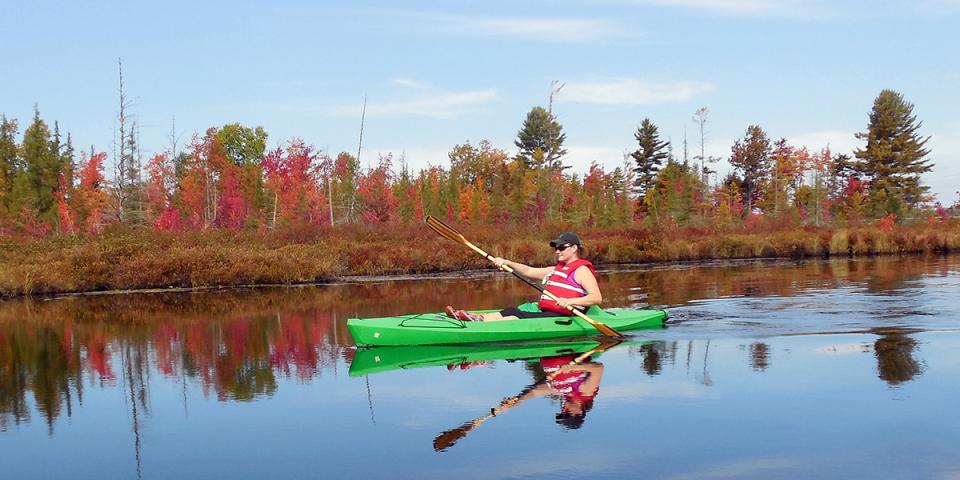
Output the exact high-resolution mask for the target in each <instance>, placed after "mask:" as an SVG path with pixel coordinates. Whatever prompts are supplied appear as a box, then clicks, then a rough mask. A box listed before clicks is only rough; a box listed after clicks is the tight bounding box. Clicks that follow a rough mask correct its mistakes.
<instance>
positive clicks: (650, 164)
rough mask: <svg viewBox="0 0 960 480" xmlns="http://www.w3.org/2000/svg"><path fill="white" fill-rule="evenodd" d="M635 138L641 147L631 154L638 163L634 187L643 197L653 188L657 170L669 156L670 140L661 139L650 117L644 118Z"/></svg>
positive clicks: (635, 168)
mask: <svg viewBox="0 0 960 480" xmlns="http://www.w3.org/2000/svg"><path fill="white" fill-rule="evenodd" d="M633 138H635V139H636V140H637V143H638V144H639V148H638V149H637V150H635V151H634V152H633V153H631V154H630V156H631V157H632V158H633V161H634V162H635V163H636V166H635V167H634V168H633V172H634V174H635V175H636V177H635V179H634V187H636V190H637V194H638V195H640V197H643V195H644V193H645V192H646V191H647V190H648V189H650V188H653V186H654V185H655V179H656V176H657V172H659V171H660V168H661V166H662V165H663V162H664V160H667V159H668V158H669V153H668V152H667V149H668V148H669V147H670V142H668V141H664V140H660V132H659V131H658V129H657V126H656V125H654V124H653V122H651V121H650V119H649V118H644V119H643V122H641V123H640V127H639V128H637V131H636V133H634V134H633Z"/></svg>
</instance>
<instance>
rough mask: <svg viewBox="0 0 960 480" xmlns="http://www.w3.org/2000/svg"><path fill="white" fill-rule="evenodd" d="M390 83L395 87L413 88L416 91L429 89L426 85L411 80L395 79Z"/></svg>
mask: <svg viewBox="0 0 960 480" xmlns="http://www.w3.org/2000/svg"><path fill="white" fill-rule="evenodd" d="M390 83H393V84H394V85H400V86H401V87H407V88H412V89H414V90H426V89H427V86H426V85H425V84H423V83H421V82H418V81H416V80H413V79H410V78H394V79H393V80H390Z"/></svg>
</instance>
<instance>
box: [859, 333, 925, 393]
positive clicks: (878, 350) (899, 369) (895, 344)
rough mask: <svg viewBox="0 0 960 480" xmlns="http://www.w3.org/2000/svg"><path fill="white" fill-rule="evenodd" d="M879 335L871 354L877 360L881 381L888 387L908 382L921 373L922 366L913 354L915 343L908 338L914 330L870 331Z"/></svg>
mask: <svg viewBox="0 0 960 480" xmlns="http://www.w3.org/2000/svg"><path fill="white" fill-rule="evenodd" d="M871 333H874V334H875V335H879V336H880V338H878V339H877V340H876V341H875V342H874V344H873V354H874V356H876V358H877V371H878V372H879V373H878V376H879V377H880V379H881V380H883V381H885V382H887V383H889V384H890V385H899V384H901V383H904V382H909V381H910V380H913V378H914V377H915V376H917V375H920V374H921V373H922V372H923V366H922V364H921V363H920V361H918V360H917V359H916V358H914V354H915V353H916V351H917V345H918V344H917V341H916V340H914V339H913V338H911V337H910V336H909V334H910V333H916V330H912V331H911V330H910V329H902V328H882V329H874V330H872V331H871Z"/></svg>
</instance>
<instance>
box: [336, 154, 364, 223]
mask: <svg viewBox="0 0 960 480" xmlns="http://www.w3.org/2000/svg"><path fill="white" fill-rule="evenodd" d="M359 179H360V162H359V161H358V160H357V158H356V157H354V156H353V155H350V154H349V153H347V152H340V153H339V154H338V155H337V157H336V159H335V160H334V161H333V169H332V171H331V172H330V177H329V182H330V184H329V185H330V192H329V196H330V201H331V202H333V215H334V221H335V222H336V223H352V222H354V221H355V220H356V218H357V216H358V215H357V210H358V208H357V182H358V181H359Z"/></svg>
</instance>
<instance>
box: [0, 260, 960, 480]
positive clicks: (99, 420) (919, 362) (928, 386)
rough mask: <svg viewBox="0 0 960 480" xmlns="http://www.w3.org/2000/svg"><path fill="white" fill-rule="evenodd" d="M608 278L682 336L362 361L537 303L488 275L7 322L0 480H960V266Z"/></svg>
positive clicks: (83, 300)
mask: <svg viewBox="0 0 960 480" xmlns="http://www.w3.org/2000/svg"><path fill="white" fill-rule="evenodd" d="M600 280H601V286H602V288H603V291H604V299H605V300H604V305H605V306H608V307H634V308H645V307H648V306H654V307H665V308H668V309H669V311H670V320H669V322H668V327H667V328H665V329H658V330H645V331H639V332H632V335H631V336H630V338H629V341H628V342H625V343H623V344H620V345H615V346H610V345H606V344H598V343H597V342H595V341H594V340H596V339H578V340H575V341H570V342H564V343H563V344H550V345H543V344H533V345H523V346H519V347H517V346H513V347H509V348H501V349H499V350H493V349H478V350H477V351H473V352H468V353H464V352H451V351H429V350H422V351H415V350H414V351H411V350H409V349H408V350H406V351H404V350H394V351H382V350H381V351H379V352H378V351H371V350H361V351H359V352H358V351H357V350H356V349H355V348H354V347H353V344H352V341H351V339H350V336H349V333H348V332H347V330H346V319H347V318H351V317H371V316H385V315H395V314H401V313H413V312H423V311H439V310H440V309H442V308H443V306H444V305H446V304H448V303H449V304H453V305H454V306H457V307H460V308H467V307H471V308H477V309H479V308H496V307H501V306H507V305H515V304H518V303H521V302H523V301H527V300H529V299H531V298H533V297H534V294H535V293H536V292H534V291H533V290H532V289H530V288H529V287H527V286H525V285H524V284H522V283H521V282H519V281H517V280H514V279H512V278H511V277H507V276H503V275H498V274H490V273H485V274H468V275H462V276H455V277H443V278H430V279H424V278H414V279H400V280H386V279H385V280H383V281H378V282H365V283H357V284H341V285H329V286H317V287H299V288H271V289H250V290H223V291H214V292H204V293H176V294H149V295H148V294H137V295H102V296H90V297H70V298H61V299H54V300H33V301H9V302H3V303H0V478H5V479H6V478H9V479H22V478H44V479H48V478H71V479H72V478H97V479H113V478H124V479H126V478H147V479H160V478H257V479H263V478H417V479H420V478H451V477H454V478H547V477H549V478H584V477H597V476H601V475H602V476H615V477H616V478H646V477H649V478H677V479H696V478H710V479H714V478H934V479H957V478H960V453H958V452H960V415H958V414H957V408H958V405H960V301H958V298H960V257H910V258H877V259H858V260H831V261H813V262H805V263H795V262H788V261H763V262H761V261H744V262H721V263H716V264H707V265H702V264H701V265H671V266H622V267H616V268H613V269H608V270H604V271H601V274H600ZM584 353H589V354H592V355H591V356H590V357H589V358H584V356H583V355H582V354H584ZM431 355H432V356H431ZM558 355H564V357H562V358H561V359H559V360H557V359H552V358H550V357H556V356H558ZM572 359H577V360H579V361H578V362H575V363H571V362H570V361H571V360H572ZM394 362H396V363H394ZM558 362H559V363H558ZM554 364H558V365H566V368H565V370H564V373H565V375H566V376H565V377H563V378H568V377H569V378H572V379H574V380H576V379H580V380H579V381H590V382H598V386H597V387H596V388H595V392H594V393H593V394H592V395H585V394H582V393H583V392H581V394H582V395H581V396H580V397H576V398H574V397H572V396H570V395H564V394H562V393H559V392H562V388H560V386H559V384H560V383H562V382H560V378H561V376H558V375H552V374H549V373H547V372H545V371H544V365H554ZM400 367H403V368H400ZM351 369H352V372H351ZM548 370H549V369H548ZM551 372H552V370H551ZM351 373H352V374H351ZM571 375H572V376H571ZM548 376H549V380H550V381H549V382H546V381H545V380H547V379H548ZM584 379H586V380H584ZM583 385H587V384H586V383H584V384H583ZM577 388H581V389H582V388H584V387H583V386H580V387H577ZM586 397H590V398H589V399H587V398H586ZM500 407H503V408H501V409H500V410H498V415H496V416H491V415H490V412H491V409H492V408H500ZM583 410H586V414H585V415H577V414H576V413H579V412H581V411H583Z"/></svg>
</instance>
